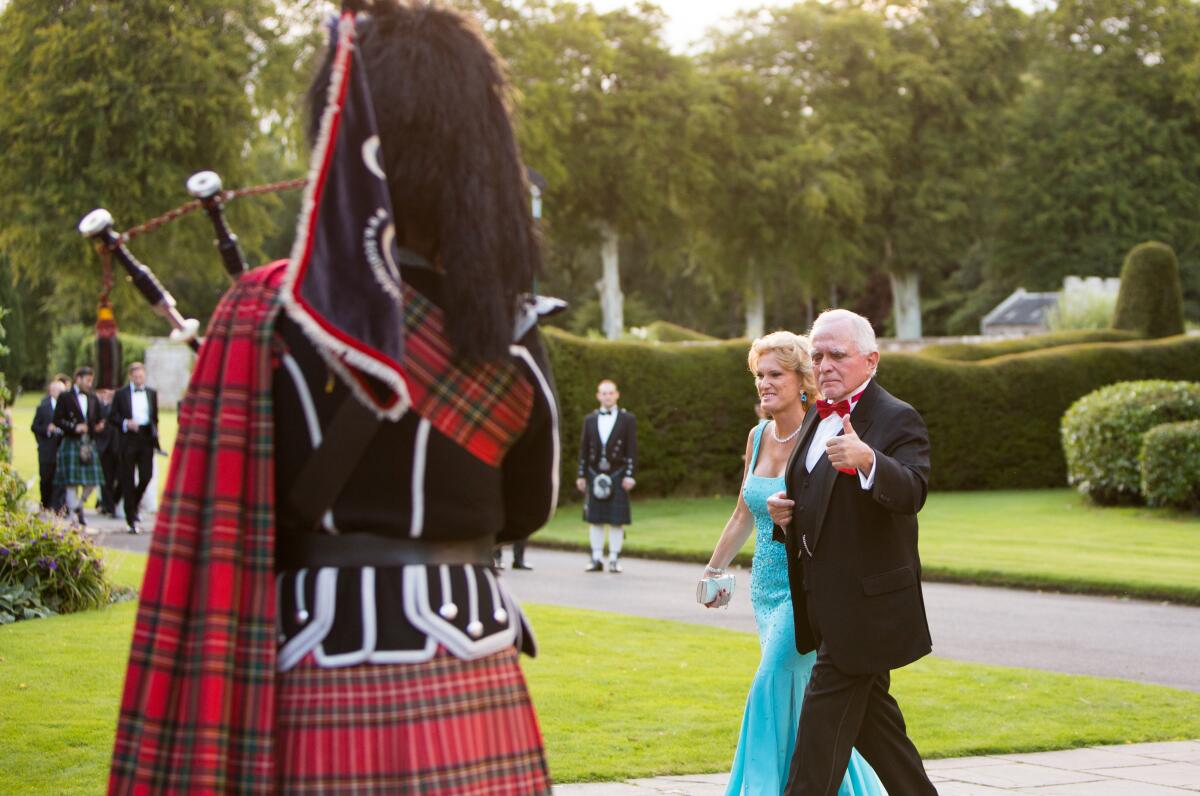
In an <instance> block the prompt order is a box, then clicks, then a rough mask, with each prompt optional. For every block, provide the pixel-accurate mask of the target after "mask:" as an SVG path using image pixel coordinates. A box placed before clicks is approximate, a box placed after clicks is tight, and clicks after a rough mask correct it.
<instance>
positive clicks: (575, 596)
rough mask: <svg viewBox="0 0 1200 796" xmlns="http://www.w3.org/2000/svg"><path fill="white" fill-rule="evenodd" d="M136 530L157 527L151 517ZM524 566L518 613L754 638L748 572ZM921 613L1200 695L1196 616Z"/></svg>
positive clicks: (534, 560) (114, 532) (514, 578)
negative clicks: (702, 595)
mask: <svg viewBox="0 0 1200 796" xmlns="http://www.w3.org/2000/svg"><path fill="white" fill-rule="evenodd" d="M143 519H144V520H145V522H144V523H143V525H144V526H145V527H146V528H153V527H154V515H152V514H150V515H147V516H146V517H144V518H143ZM88 523H89V530H92V531H101V532H102V533H101V534H99V535H98V537H97V538H98V540H99V541H101V543H102V544H104V545H107V546H109V547H118V548H122V549H128V550H140V551H145V550H146V549H147V548H148V547H149V544H150V537H149V534H143V535H141V536H130V535H128V534H126V533H125V532H124V528H125V526H124V523H122V522H121V521H119V520H112V519H108V518H105V517H98V516H93V515H91V514H89V515H88ZM509 555H510V554H509V553H508V552H506V553H505V560H506V561H507V560H508V558H509ZM526 558H527V559H528V560H529V562H530V563H531V564H532V565H533V566H534V567H535V569H534V571H532V572H521V571H514V570H505V572H504V574H503V577H504V582H505V584H506V585H507V586H508V587H509V589H510V590H511V591H512V592H513V594H514V595H516V597H517V598H518V599H519V600H521V601H522V602H533V603H546V604H551V605H564V606H567V607H573V608H591V609H596V610H602V611H612V612H614V613H620V614H628V615H631V616H643V617H647V618H651V619H668V620H671V621H676V622H687V623H692V624H702V625H712V626H716V627H725V628H728V629H730V630H741V631H745V632H749V633H752V632H754V612H753V611H752V610H751V608H750V600H749V597H748V595H749V587H750V573H749V571H748V570H738V571H737V575H738V582H737V594H736V595H735V597H734V601H733V603H732V604H731V605H730V606H729V608H728V609H724V608H723V609H717V610H706V609H703V608H701V607H700V606H698V605H696V602H695V584H696V579H697V578H698V577H699V576H700V569H701V568H700V567H698V566H696V565H693V564H680V563H677V562H673V561H650V560H645V559H625V561H624V566H625V572H623V573H622V574H619V575H613V574H610V573H608V572H603V573H594V574H592V573H585V572H584V571H583V567H584V564H585V563H586V560H585V559H586V556H585V555H583V554H581V553H572V552H564V551H560V550H548V549H544V548H530V549H529V551H528V553H527V554H526ZM925 603H926V607H927V610H928V613H929V623H930V626H931V632H932V634H933V651H934V654H935V655H937V656H938V657H941V658H949V659H952V660H961V661H969V662H972V663H989V664H996V665H1001V666H1020V667H1026V668H1030V669H1042V670H1044V671H1052V672H1064V673H1066V674H1084V675H1092V676H1096V677H1115V678H1119V679H1123V680H1132V681H1136V682H1141V683H1151V684H1156V685H1166V686H1171V687H1174V688H1183V689H1187V690H1190V691H1200V666H1197V665H1196V661H1200V607H1196V606H1187V605H1170V604H1166V603H1158V602H1150V601H1146V600H1128V599H1121V598H1115V597H1090V596H1084V595H1074V594H1053V593H1048V592H1034V591H1020V590H1017V589H997V588H990V587H986V586H966V585H961V584H952V583H927V584H925Z"/></svg>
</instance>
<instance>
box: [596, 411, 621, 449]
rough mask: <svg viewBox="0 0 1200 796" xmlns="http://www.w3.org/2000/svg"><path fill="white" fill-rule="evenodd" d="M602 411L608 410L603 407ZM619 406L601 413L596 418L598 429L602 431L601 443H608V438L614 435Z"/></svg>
mask: <svg viewBox="0 0 1200 796" xmlns="http://www.w3.org/2000/svg"><path fill="white" fill-rule="evenodd" d="M600 411H601V413H603V412H605V411H606V410H604V409H601V410H600ZM618 411H619V410H618V409H617V407H615V406H614V407H613V408H612V410H611V411H610V412H609V413H608V414H600V415H599V416H598V417H597V418H596V429H597V430H598V431H599V432H600V444H601V445H607V444H608V438H609V437H610V436H612V430H613V426H615V425H616V424H617V412H618Z"/></svg>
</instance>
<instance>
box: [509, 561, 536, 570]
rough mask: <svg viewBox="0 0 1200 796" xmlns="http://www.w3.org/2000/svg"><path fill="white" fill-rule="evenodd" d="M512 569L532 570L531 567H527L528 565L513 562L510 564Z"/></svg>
mask: <svg viewBox="0 0 1200 796" xmlns="http://www.w3.org/2000/svg"><path fill="white" fill-rule="evenodd" d="M512 568H513V569H528V570H532V569H533V567H531V566H529V565H528V564H526V563H525V562H524V561H514V562H512Z"/></svg>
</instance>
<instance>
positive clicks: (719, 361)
mask: <svg viewBox="0 0 1200 796" xmlns="http://www.w3.org/2000/svg"><path fill="white" fill-rule="evenodd" d="M546 336H547V340H548V342H549V349H550V354H551V360H552V363H553V366H554V368H555V378H556V379H557V382H558V389H559V393H560V399H561V402H562V422H563V429H564V431H563V477H564V480H563V483H564V485H569V484H571V483H573V482H574V480H575V465H576V457H577V456H578V452H579V449H578V444H579V429H580V423H581V420H582V417H583V416H584V415H585V414H586V413H587V412H589V411H591V410H592V409H593V408H594V406H595V392H596V382H597V381H599V380H600V379H601V378H606V377H607V378H612V379H615V380H616V381H617V383H618V384H619V385H620V388H621V406H622V407H624V408H626V409H629V410H631V411H632V412H634V413H635V414H636V415H637V417H638V441H639V446H640V448H641V463H640V467H639V469H640V473H639V477H638V482H639V487H638V491H639V492H640V493H641V494H655V495H679V494H688V495H696V494H715V493H725V494H728V493H730V492H732V491H733V490H734V489H736V487H737V484H738V482H739V480H740V478H741V473H742V454H743V453H744V450H745V444H746V433H747V431H749V429H750V427H751V426H752V425H753V424H754V423H755V415H754V402H755V397H756V396H755V392H754V384H753V380H752V378H751V376H750V373H749V371H748V369H747V367H746V350H747V343H746V342H745V341H732V342H722V343H714V344H709V345H696V344H686V343H659V344H646V343H627V342H606V341H599V340H584V339H581V338H579V337H575V336H573V335H570V334H566V333H563V332H559V331H557V330H548V332H547V335H546ZM1130 378H1162V379H1182V380H1200V338H1197V337H1192V338H1188V337H1182V336H1181V337H1176V338H1168V339H1165V340H1156V341H1133V342H1126V343H1098V344H1088V345H1076V346H1065V347H1059V348H1053V349H1047V350H1044V351H1035V352H1031V353H1028V354H1022V355H1019V356H1008V357H1004V358H1001V359H993V360H988V361H983V362H951V361H943V360H938V359H935V358H933V357H926V356H921V355H919V354H886V353H885V354H884V355H883V358H882V360H881V362H880V369H879V381H880V383H881V384H882V385H883V386H884V387H886V388H887V389H888V390H889V391H891V392H892V393H893V394H895V395H897V396H899V397H900V398H902V399H903V400H905V401H908V402H909V403H911V404H912V405H913V406H915V407H916V408H917V409H918V410H919V411H920V412H921V414H922V415H923V416H924V418H925V422H926V423H927V424H928V426H929V433H930V437H931V442H932V446H933V452H932V456H933V475H932V484H933V486H934V487H935V488H937V489H1025V488H1041V487H1056V486H1062V485H1063V484H1065V483H1066V479H1067V475H1066V463H1065V461H1064V459H1063V452H1062V445H1061V443H1060V436H1059V422H1060V420H1061V419H1062V415H1063V413H1064V412H1065V411H1066V410H1067V407H1069V406H1070V405H1071V404H1072V403H1073V402H1074V401H1075V400H1076V399H1078V398H1080V397H1081V396H1083V395H1086V394H1087V393H1089V392H1091V391H1092V390H1095V389H1097V388H1098V387H1103V386H1105V385H1107V384H1112V383H1114V382H1118V381H1126V380H1128V379H1130ZM573 493H574V490H573V489H569V488H566V489H564V497H569V496H570V495H572V494H573Z"/></svg>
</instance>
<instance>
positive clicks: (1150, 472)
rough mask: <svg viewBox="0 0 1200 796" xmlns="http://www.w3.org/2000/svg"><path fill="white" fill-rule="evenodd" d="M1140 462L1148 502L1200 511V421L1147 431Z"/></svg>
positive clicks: (1171, 424) (1143, 487)
mask: <svg viewBox="0 0 1200 796" xmlns="http://www.w3.org/2000/svg"><path fill="white" fill-rule="evenodd" d="M1138 463H1139V464H1140V465H1141V473H1142V495H1143V496H1145V498H1146V502H1147V503H1148V504H1150V505H1151V506H1175V507H1177V508H1181V509H1189V510H1191V511H1200V420H1188V421H1185V422H1182V423H1165V424H1163V425H1161V426H1155V427H1154V428H1152V429H1150V430H1149V431H1147V432H1146V433H1145V434H1144V435H1143V436H1142V449H1141V452H1140V454H1139V455H1138Z"/></svg>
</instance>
